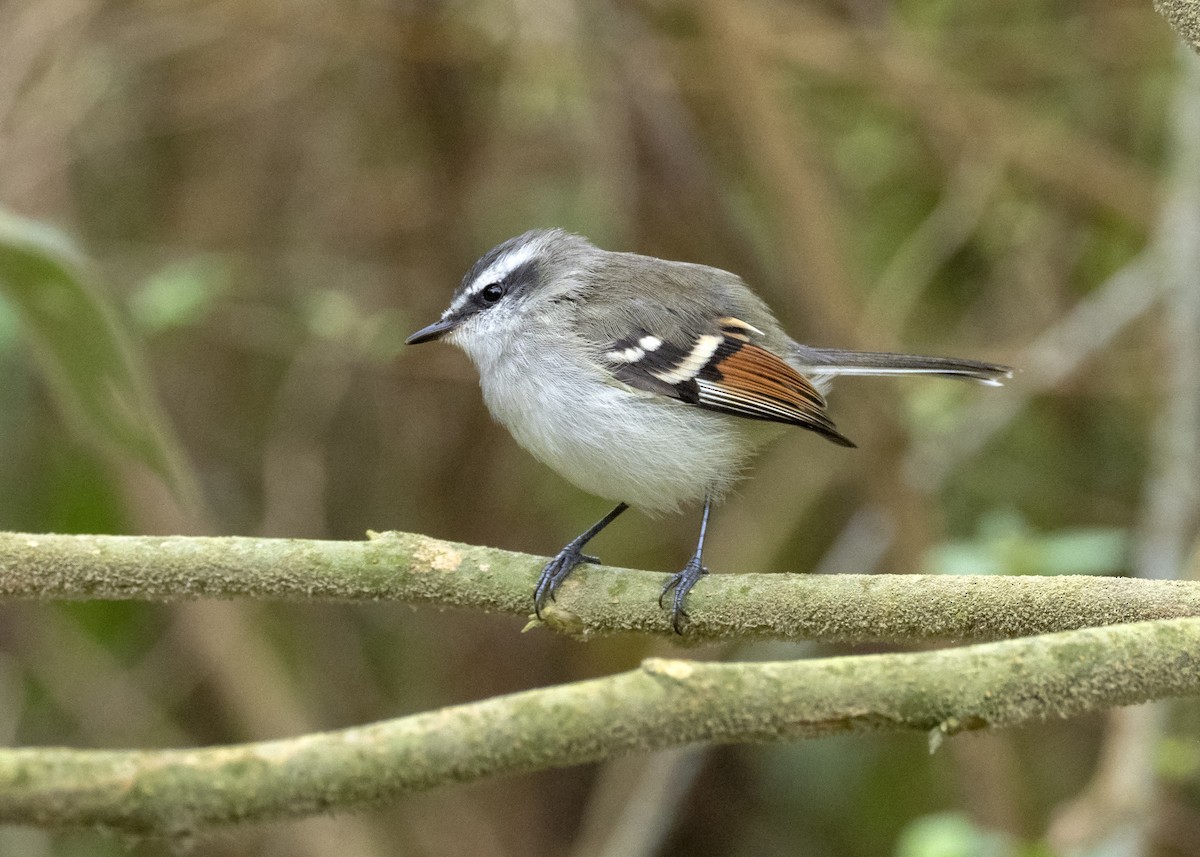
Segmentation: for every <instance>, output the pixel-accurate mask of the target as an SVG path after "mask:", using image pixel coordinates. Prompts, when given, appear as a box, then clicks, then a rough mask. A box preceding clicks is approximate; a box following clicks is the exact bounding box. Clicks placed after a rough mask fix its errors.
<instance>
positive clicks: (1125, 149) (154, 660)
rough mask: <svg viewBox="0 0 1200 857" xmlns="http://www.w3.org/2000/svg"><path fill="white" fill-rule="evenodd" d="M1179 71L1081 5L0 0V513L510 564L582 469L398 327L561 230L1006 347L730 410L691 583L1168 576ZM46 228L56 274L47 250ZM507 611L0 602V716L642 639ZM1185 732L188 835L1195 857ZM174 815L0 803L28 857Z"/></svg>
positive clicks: (67, 722)
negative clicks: (931, 373) (37, 819)
mask: <svg viewBox="0 0 1200 857" xmlns="http://www.w3.org/2000/svg"><path fill="white" fill-rule="evenodd" d="M1196 66H1197V60H1196V58H1195V57H1194V56H1192V55H1191V54H1189V53H1187V52H1186V51H1182V50H1179V49H1177V39H1176V37H1175V35H1174V33H1173V32H1172V31H1171V30H1170V28H1169V27H1168V26H1167V24H1166V23H1165V22H1164V21H1163V20H1162V19H1161V18H1159V17H1158V16H1157V15H1156V14H1155V13H1154V11H1153V9H1152V8H1151V6H1150V4H1149V3H1148V2H1137V3H1131V2H1122V0H1117V2H1113V0H1106V1H1105V2H1096V0H1084V2H1081V3H1063V2H1042V0H1013V2H1009V3H1002V4H996V3H989V2H983V0H960V2H955V3H948V2H942V0H899V1H898V2H894V3H885V2H879V0H816V1H815V2H810V3H805V4H799V3H786V2H772V0H750V2H743V3H734V2H730V0H711V2H696V3H690V2H674V0H594V1H593V2H579V3H570V2H551V0H478V1H477V2H470V0H461V2H458V0H422V2H415V0H414V2H404V0H397V2H344V3H336V4H325V3H316V2H305V0H243V2H229V0H214V2H191V0H166V2H156V3H150V2H141V0H120V2H118V0H2V2H0V206H3V208H4V209H5V210H6V212H7V213H6V214H5V215H4V219H3V220H0V246H3V247H5V248H7V249H6V250H5V252H2V253H0V486H3V490H0V528H3V529H11V530H23V531H32V532H44V531H54V532H81V533H132V534H152V533H194V534H247V535H249V534H257V535H263V536H295V537H308V538H334V539H360V538H363V536H364V533H365V531H366V530H367V529H375V530H385V529H400V530H409V531H418V532H423V533H426V534H429V535H432V536H437V537H442V538H447V539H455V540H461V541H466V542H475V543H484V544H489V545H496V546H500V547H504V548H510V549H514V550H521V551H529V552H533V553H538V554H543V555H545V554H552V553H554V552H555V551H557V550H558V548H559V547H561V546H562V544H563V543H565V541H567V540H568V539H569V538H571V537H572V536H574V535H575V534H576V533H578V532H579V531H581V530H582V529H583V528H584V527H586V526H587V525H588V524H590V523H591V522H592V521H594V520H595V519H596V518H598V517H599V516H600V515H601V514H603V513H604V511H606V504H605V503H604V502H603V501H601V500H598V499H596V498H593V497H589V496H586V495H584V494H582V493H581V492H579V491H578V490H576V489H574V488H573V487H571V486H570V485H568V484H567V483H566V482H564V481H563V480H562V479H560V478H559V477H558V476H556V475H555V474H553V473H552V472H550V471H549V470H548V469H546V468H545V467H543V466H541V465H540V464H538V463H537V462H535V461H534V460H533V459H532V458H531V457H530V456H529V455H528V454H526V453H525V452H523V451H522V450H521V449H519V448H518V447H517V446H516V444H515V443H514V442H513V441H512V440H511V439H510V438H509V436H508V435H507V433H506V432H504V431H503V430H502V429H500V428H499V427H497V426H496V425H494V424H493V423H492V422H491V420H490V419H489V417H488V414H487V412H486V410H485V409H484V406H483V404H482V401H481V399H480V395H479V391H478V386H477V380H476V376H475V374H474V371H473V370H472V368H471V367H470V365H469V363H468V362H467V360H466V358H465V357H464V356H463V355H462V354H460V353H459V352H457V351H455V350H454V349H452V348H450V347H448V346H444V345H441V346H439V345H429V346H425V347H422V348H420V349H408V350H406V349H405V348H404V347H403V344H402V342H403V338H404V336H405V335H406V334H407V333H409V332H411V331H413V330H415V329H416V328H418V327H420V326H422V325H424V324H426V323H428V322H429V321H431V320H433V319H434V318H435V317H436V316H437V314H438V313H440V311H441V310H442V308H443V307H444V305H445V304H446V302H447V301H448V299H449V296H450V293H451V291H452V290H453V288H454V287H455V286H456V285H457V283H458V281H459V279H460V278H461V277H462V275H463V273H464V272H465V271H466V269H467V268H468V267H469V266H470V264H471V263H472V262H473V261H474V260H475V259H476V258H477V257H478V256H479V255H481V254H482V253H483V252H484V251H486V250H487V249H488V248H489V247H491V246H492V245H493V244H495V243H497V242H499V241H500V240H503V239H505V238H507V237H509V236H511V235H514V234H517V233H519V232H522V231H524V230H526V229H528V228H531V227H535V226H550V225H558V226H563V227H565V228H568V229H571V230H574V231H578V232H581V233H583V234H586V235H587V236H589V237H591V238H592V239H593V240H594V241H596V242H597V243H598V244H600V245H601V246H603V247H606V248H609V249H619V250H634V251H639V252H645V253H651V254H654V255H659V256H664V257H668V258H674V259H684V260H689V261H696V262H703V263H707V264H711V265H717V266H721V267H724V268H728V269H730V270H733V271H736V272H738V273H740V274H741V275H743V276H744V277H745V278H746V280H747V281H748V282H750V283H751V284H752V285H753V287H754V288H755V289H757V290H758V291H759V292H760V293H761V294H762V295H763V296H764V297H765V298H766V299H767V300H768V301H769V302H770V303H771V304H772V305H773V306H774V307H775V309H776V310H777V312H778V314H779V316H780V318H781V320H782V321H783V322H784V324H785V326H787V327H788V329H789V330H790V331H791V332H792V333H793V335H794V336H796V338H798V339H800V340H801V341H804V342H809V343H811V344H814V345H826V346H841V347H859V348H866V349H872V350H887V349H904V350H912V351H921V352H927V353H933V354H949V355H956V356H962V357H974V358H979V359H984V360H992V361H997V362H1004V363H1010V364H1012V365H1015V366H1017V367H1018V369H1019V373H1018V375H1017V377H1016V379H1015V380H1014V381H1013V382H1012V383H1011V384H1010V385H1009V386H1007V387H1006V388H1004V389H1001V390H993V389H990V388H983V387H977V386H972V385H965V384H950V383H942V382H939V381H936V380H902V381H888V380H876V379H862V380H855V379H851V380H848V381H845V382H842V383H841V384H840V385H839V387H838V388H837V389H836V390H835V391H834V393H833V396H832V397H831V411H832V414H833V416H834V418H835V419H836V420H837V423H838V426H839V428H840V429H841V430H842V431H843V432H845V433H846V434H847V435H848V436H849V437H851V438H853V439H854V440H855V441H856V442H857V443H858V445H859V449H857V450H844V449H840V448H837V447H834V446H833V445H831V444H828V443H825V442H823V441H822V440H821V439H819V438H817V437H815V436H812V435H807V434H805V433H802V432H795V433H792V434H790V435H787V436H786V437H784V438H783V439H782V440H781V441H780V442H778V443H776V444H775V445H774V446H773V447H771V448H770V449H769V450H768V451H767V452H766V453H765V454H764V455H763V456H762V457H761V459H760V460H759V463H758V466H757V467H756V469H755V471H754V475H755V476H756V478H754V479H752V480H749V481H747V482H746V483H744V484H743V486H742V488H741V490H740V492H739V493H738V495H737V496H735V497H733V498H731V499H730V500H729V501H728V502H727V503H726V504H725V505H724V506H723V507H721V508H720V509H718V510H717V512H716V513H715V516H714V520H713V526H712V528H711V530H710V534H711V535H710V541H709V550H708V552H707V556H706V559H707V560H708V563H709V565H710V567H711V568H712V569H713V570H714V571H715V572H726V571H728V572H736V571H798V572H822V573H824V572H874V571H878V572H888V573H912V572H918V571H926V572H931V573H974V574H1021V573H1037V574H1055V573H1100V574H1110V573H1119V574H1140V575H1146V576H1154V577H1171V576H1184V575H1187V574H1189V573H1191V574H1196V573H1198V571H1200V569H1198V565H1200V560H1198V559H1197V552H1196V543H1195V537H1196V510H1197V505H1198V500H1197V489H1196V486H1197V484H1198V483H1200V472H1198V471H1200V466H1198V464H1197V462H1198V460H1200V451H1198V449H1197V445H1198V444H1200V440H1198V438H1200V355H1198V354H1197V348H1198V347H1200V346H1198V345H1197V343H1200V308H1198V306H1197V302H1198V301H1200V287H1198V284H1197V274H1196V272H1197V270H1200V261H1198V260H1197V259H1196V258H1195V256H1196V253H1197V252H1198V251H1197V246H1198V245H1200V239H1197V236H1198V235H1200V224H1198V223H1197V219H1198V218H1200V178H1198V177H1197V172H1200V122H1198V120H1197V114H1198V113H1200V82H1198V78H1200V73H1198V72H1197V68H1196ZM51 228H53V229H54V230H55V231H54V232H48V231H47V230H48V229H51ZM14 246H19V247H22V248H24V249H23V250H21V251H20V252H15V251H13V250H12V248H13V247H14ZM30 248H33V249H30ZM42 257H45V259H51V260H53V259H58V260H60V262H61V260H64V259H65V260H68V261H67V262H62V264H63V265H64V267H63V268H62V271H63V272H65V273H62V275H61V276H59V277H57V279H56V278H55V277H53V276H52V277H50V278H49V280H53V281H54V282H55V283H57V285H56V286H54V287H53V288H51V287H50V286H48V285H47V280H46V278H45V277H43V278H42V279H41V280H39V279H38V272H39V271H40V272H41V273H42V274H45V270H43V269H42V268H39V267H38V265H39V264H41V263H40V262H38V259H40V258H42ZM76 257H78V259H80V260H81V261H78V262H70V261H69V260H70V259H72V258H76ZM14 260H16V261H14ZM47 264H51V263H49V262H47ZM51 267H53V265H51ZM31 272H33V273H31ZM39 287H40V288H39ZM114 379H115V380H114ZM110 388H112V389H110ZM117 388H119V389H117ZM697 526H698V514H697V513H696V512H690V513H688V514H684V515H679V516H670V517H666V518H663V519H659V520H651V519H649V518H647V517H645V516H642V515H641V514H640V513H636V512H635V513H632V514H630V515H628V516H626V517H625V518H623V519H622V521H621V522H620V523H619V525H617V526H614V527H613V528H611V529H610V530H609V531H607V532H606V533H605V534H604V535H603V536H602V537H600V539H598V540H597V542H596V543H595V546H596V548H597V552H598V553H600V554H601V555H602V556H603V558H604V559H605V560H606V561H607V562H609V563H613V564H618V565H625V566H633V567H642V568H651V569H659V570H664V571H674V570H677V569H678V568H679V567H680V566H681V565H682V563H683V562H684V561H685V560H686V558H687V557H688V556H689V553H690V550H691V546H692V545H693V544H694V538H695V534H696V529H697ZM1189 569H1190V572H1189ZM701 585H703V584H701ZM531 587H532V578H531ZM522 624H523V623H522V622H521V621H520V620H518V619H516V618H513V617H497V616H484V615H476V614H472V613H457V612H440V611H436V610H429V609H423V610H412V609H409V608H407V607H401V606H396V605H388V604H380V605H320V604H311V605H308V604H282V605H275V604H270V605H267V604H249V603H238V604H228V603H197V604H184V605H173V606H163V605H146V604H125V603H84V604H62V605H15V604H6V605H3V606H2V607H0V737H2V738H3V740H4V741H5V742H7V743H9V744H16V745H66V746H73V747H147V748H152V747H178V746H193V745H208V744H213V743H223V742H233V741H247V740H258V739H267V738H274V737H283V736H290V735H296V734H300V733H303V732H305V731H310V730H314V729H333V728H339V727H344V726H350V725H353V724H360V723H365V722H370V721H373V720H378V719H382V718H388V717H395V716H400V715H404V714H408V713H413V712H419V711H424V710H428V709H431V708H435V707H438V706H443V705H448V704H454V703H459V702H465V701H471V700H478V699H482V698H485V697H488V696H491V695H495V694H499V693H505V692H511V691H516V690H521V689H525V688H531V687H542V686H547V685H551V684H554V683H559V682H565V681H570V680H574V679H580V678H585V677H591V676H599V675H606V674H609V673H612V672H615V671H619V670H624V669H628V668H630V667H632V666H634V665H636V664H637V663H638V662H639V661H640V659H642V658H643V657H645V656H647V655H651V654H664V653H677V652H679V651H680V650H679V649H677V648H676V647H674V646H673V645H671V644H670V643H667V642H658V641H648V640H643V639H638V638H624V639H610V640H599V641H595V642H591V643H588V644H586V645H581V644H580V643H578V642H576V641H574V640H569V639H565V638H560V637H558V636H556V635H554V634H551V633H542V632H535V633H528V634H521V633H519V631H520V629H521V627H522ZM881 650H884V647H876V648H873V649H867V648H863V647H859V648H856V649H844V648H841V647H836V646H818V645H754V646H726V647H711V648H697V649H691V650H685V654H686V655H687V656H692V657H703V658H795V657H811V656H821V655H826V656H827V655H835V654H844V653H851V652H863V651H881ZM1198 735H1200V716H1198V713H1197V711H1196V708H1195V705H1194V704H1177V705H1174V706H1159V707H1145V708H1138V709H1128V710H1125V711H1122V712H1117V713H1114V714H1110V715H1107V716H1096V717H1090V718H1081V719H1077V720H1072V721H1069V722H1053V723H1047V724H1044V725H1041V726H1036V727H1029V728H1025V729H1020V730H1012V731H1007V732H1002V733H988V734H978V735H964V736H962V737H957V738H954V739H952V740H951V741H949V742H947V744H946V745H945V746H943V747H942V748H941V749H940V750H939V751H938V752H937V753H936V754H934V755H930V754H929V751H928V746H927V742H926V740H925V738H924V737H923V736H919V735H895V736H891V735H889V736H876V737H851V738H838V739H827V740H823V741H817V742H808V743H803V744H797V745H794V746H768V747H732V748H705V749H695V750H684V751H678V752H673V753H665V754H660V755H657V756H652V757H648V758H638V759H629V760H621V761H616V762H612V763H609V764H604V765H597V766H590V767H582V768H574V769H569V770H562V771H551V772H546V773H541V774H537V775H531V776H525V777H519V778H511V779H506V780H503V781H498V782H488V783H482V784H478V785H474V786H470V787H465V788H456V789H443V790H441V791H437V792H434V793H431V794H426V795H419V796H415V797H411V798H407V799H404V800H399V801H396V802H394V803H391V804H389V805H386V806H383V807H380V808H378V809H375V810H372V811H369V812H364V813H361V814H357V815H348V816H340V817H338V818H335V819H313V820H307V821H301V822H294V823H287V824H273V825H262V826H254V827H245V828H238V829H234V830H231V831H228V832H226V833H223V834H221V835H220V836H218V837H215V838H211V839H201V840H198V841H196V842H192V843H188V845H189V846H190V849H191V850H190V851H189V852H188V853H191V854H195V855H204V857H207V856H208V855H213V857H216V856H217V855H333V854H338V855H364V857H369V855H392V854H412V855H430V857H437V856H438V855H464V854H468V855H479V856H480V857H490V855H542V854H545V855H558V854H566V855H576V857H591V856H592V855H612V856H613V857H617V855H620V857H627V856H628V855H642V854H645V855H651V854H661V855H682V854H689V855H791V854H800V855H830V857H834V855H836V856H837V857H842V855H846V857H875V855H893V854H894V855H899V857H958V855H962V857H967V855H1008V854H1012V855H1059V854H1061V855H1066V854H1094V855H1101V854H1102V855H1126V854H1128V855H1134V854H1148V855H1190V854H1200V742H1198V741H1197V737H1198ZM177 847H179V845H178V843H175V844H164V843H154V842H142V843H137V842H131V841H124V840H115V839H110V838H105V837H102V836H98V835H94V834H90V833H73V834H48V833H45V832H41V831H34V830H24V829H4V830H0V853H3V854H14V855H34V857H36V855H51V854H53V855H60V854H61V855H81V857H82V855H114V854H124V853H135V854H144V855H153V854H167V853H172V852H173V851H174V850H175V849H176V848H177Z"/></svg>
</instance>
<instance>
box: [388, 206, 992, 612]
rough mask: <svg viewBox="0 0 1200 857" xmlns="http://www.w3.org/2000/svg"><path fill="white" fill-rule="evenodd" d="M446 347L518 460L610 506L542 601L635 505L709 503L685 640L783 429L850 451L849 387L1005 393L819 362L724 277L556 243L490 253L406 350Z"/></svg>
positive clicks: (902, 357)
mask: <svg viewBox="0 0 1200 857" xmlns="http://www.w3.org/2000/svg"><path fill="white" fill-rule="evenodd" d="M443 338H444V339H446V340H448V341H449V342H451V343H453V344H454V345H457V346H458V347H460V348H462V349H463V350H464V351H465V352H466V353H467V355H468V356H469V357H470V358H471V360H472V361H473V362H474V363H475V366H476V368H477V369H478V370H479V380H480V385H481V386H482V388H483V398H484V401H485V402H486V403H487V406H488V410H490V411H491V413H492V416H493V417H494V418H495V419H497V420H498V421H499V422H500V423H501V424H503V425H504V427H505V428H507V429H508V430H509V431H510V432H511V433H512V436H513V437H514V438H516V441H517V443H519V444H520V445H521V446H523V447H525V449H527V450H529V451H530V452H531V453H533V455H534V456H535V457H537V458H538V459H540V460H541V461H543V462H545V463H546V464H548V465H550V467H552V468H553V469H554V470H557V471H558V472H559V473H560V474H561V475H562V476H564V477H566V478H567V479H568V480H570V481H571V482H573V483H574V484H575V485H577V486H579V487H580V488H582V489H583V490H585V491H588V492H590V493H592V494H596V495H599V496H601V497H605V498H608V499H609V500H612V501H614V502H617V504H618V505H617V506H616V508H614V509H613V510H612V511H611V512H609V513H608V514H607V515H606V516H604V518H603V519H601V520H600V521H598V522H597V523H596V524H595V525H594V526H592V527H591V528H590V529H588V530H587V531H586V532H584V533H582V534H581V535H580V536H579V537H578V538H576V539H574V540H572V541H571V542H570V543H568V544H567V546H566V547H564V548H563V549H562V550H561V551H559V552H558V555H557V556H555V557H554V559H552V560H551V561H550V562H549V563H547V564H546V567H545V568H544V569H543V570H542V575H541V578H540V579H539V580H538V584H537V588H536V590H535V591H534V598H533V603H534V610H535V611H536V612H537V614H538V616H541V612H542V608H543V607H544V606H545V604H546V601H547V599H553V598H554V597H555V593H556V592H557V590H558V588H559V586H560V585H561V584H562V582H563V581H564V580H565V579H566V578H567V576H568V575H569V574H570V573H571V571H572V569H574V568H575V566H577V565H579V564H580V563H583V562H590V563H595V562H599V560H597V559H596V558H595V557H592V556H588V555H587V554H585V553H583V548H584V546H585V545H586V544H587V543H588V541H590V540H591V539H592V538H593V537H594V536H595V535H596V534H597V533H599V532H600V531H601V530H602V529H604V528H605V527H606V526H608V525H609V524H610V523H612V521H613V520H614V519H615V518H616V517H617V516H618V515H620V514H621V513H622V512H624V511H625V510H626V509H627V508H629V505H634V506H638V507H640V508H642V509H646V510H648V511H651V512H663V511H670V510H674V509H676V508H678V506H679V505H680V504H681V503H687V502H691V501H694V500H699V499H701V498H703V500H704V512H703V516H702V517H701V521H700V538H699V541H698V542H697V544H696V552H695V554H694V555H693V556H692V558H691V560H689V561H688V563H687V565H685V566H684V567H683V570H682V571H680V572H679V573H678V574H676V575H674V576H673V577H672V578H671V579H670V581H668V583H667V585H666V586H665V587H664V588H663V591H662V595H660V596H659V604H660V605H661V604H662V600H663V598H664V597H665V596H666V595H667V593H668V592H670V591H671V590H674V599H673V603H672V616H671V619H672V624H673V626H674V628H675V630H676V631H677V632H680V633H682V628H683V624H682V623H683V620H684V619H685V618H686V616H687V613H686V611H685V610H684V603H685V601H686V599H687V594H688V592H689V591H690V590H691V589H692V587H693V586H695V585H696V583H697V581H699V579H700V578H701V576H703V575H704V574H707V573H708V569H706V568H705V567H704V564H703V562H702V555H703V551H704V533H705V530H706V528H707V526H708V516H709V512H710V510H711V508H712V505H713V502H714V501H716V500H719V499H720V498H721V497H722V495H724V494H725V492H726V491H728V490H729V488H730V486H732V485H733V483H734V482H735V481H737V479H738V478H739V477H740V476H741V475H742V472H743V469H744V468H745V466H746V464H747V462H748V461H749V460H750V458H751V456H752V455H753V454H754V453H755V452H756V451H757V450H758V448H759V447H760V446H762V444H763V443H765V442H766V441H768V440H769V439H771V438H772V437H773V436H774V435H775V434H777V433H778V431H780V430H782V427H783V426H788V425H793V426H799V427H801V428H805V429H808V430H809V431H814V432H816V433H817V434H819V435H821V436H822V437H825V438H827V439H828V440H831V441H833V442H834V443H836V444H840V445H841V446H854V444H853V443H851V442H850V441H849V440H847V439H846V437H845V436H843V435H842V434H841V433H840V432H839V431H838V430H837V428H836V427H835V426H834V424H833V421H832V420H830V419H829V417H828V416H827V415H826V413H825V398H824V396H823V395H822V394H823V393H824V392H825V391H826V390H827V389H828V388H829V384H830V382H831V381H832V379H833V378H835V377H836V376H839V375H937V376H941V377H948V378H966V379H970V380H973V381H980V382H982V383H984V384H992V385H997V384H999V383H1000V379H1002V378H1008V377H1011V375H1012V370H1011V369H1009V368H1008V367H1006V366H997V365H994V364H991V363H980V362H977V361H974V360H959V359H955V358H948V357H919V356H915V355H910V354H882V353H872V352H859V351H840V350H836V349H829V348H810V347H808V346H805V345H800V344H798V343H796V342H794V341H792V339H791V338H790V337H788V335H787V334H786V333H784V332H783V329H782V328H780V326H779V323H778V322H777V321H776V320H775V316H774V314H773V313H772V312H771V310H770V308H768V307H767V305H766V304H765V303H763V301H762V300H761V299H760V298H759V297H758V296H757V295H755V294H754V293H753V292H752V291H750V289H749V287H747V286H746V284H745V283H743V282H742V280H741V279H740V278H739V277H737V276H736V275H734V274H731V273H729V272H728V271H722V270H720V269H718V268H709V267H706V266H703V265H693V264H688V263H686V262H668V261H666V260H664V259H657V258H654V257H653V256H639V255H636V254H633V253H613V252H609V251H607V250H601V249H599V248H598V247H596V246H594V245H593V244H591V243H590V242H589V241H587V240H586V239H584V238H581V237H579V236H578V235H571V234H569V233H567V232H563V231H562V230H560V229H539V230H533V231H531V232H526V233H525V234H524V235H521V236H519V237H517V238H512V239H510V240H508V241H505V242H504V243H503V244H500V245H499V246H497V247H494V248H493V249H491V250H489V251H488V252H487V253H486V254H484V256H483V258H481V259H480V260H479V261H478V262H476V263H475V265H474V267H472V268H471V270H470V271H469V272H468V273H467V275H466V276H465V277H464V278H463V281H462V284H461V285H459V287H458V290H457V291H456V292H455V293H454V297H453V299H452V300H451V302H450V306H449V307H447V309H446V311H445V312H444V313H442V317H441V318H440V319H439V320H438V321H435V322H434V323H433V324H431V325H429V326H428V327H425V328H422V329H421V330H418V331H417V332H416V333H414V334H413V335H412V336H410V337H409V338H408V340H407V342H408V344H410V345H415V344H417V343H420V342H430V341H432V340H435V339H443Z"/></svg>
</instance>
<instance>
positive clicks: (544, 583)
mask: <svg viewBox="0 0 1200 857" xmlns="http://www.w3.org/2000/svg"><path fill="white" fill-rule="evenodd" d="M585 562H586V563H590V564H592V565H599V564H600V558H599V557H594V556H591V555H590V554H586V553H584V552H583V543H582V542H580V541H579V540H578V539H576V540H575V541H573V542H571V543H570V544H568V545H567V546H566V547H565V548H563V549H562V550H560V551H559V552H558V554H557V555H556V556H555V557H554V559H552V560H550V561H549V562H548V563H546V567H545V568H543V569H542V576H541V577H539V578H538V583H537V588H536V589H535V590H533V612H534V613H536V614H537V617H538V618H539V619H541V618H542V608H543V607H545V606H546V602H547V601H554V600H555V598H554V596H555V594H556V593H557V592H558V587H560V586H561V585H562V582H563V581H564V580H566V579H567V576H568V575H570V573H571V572H572V571H574V570H575V566H577V565H580V564H582V563H585Z"/></svg>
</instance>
